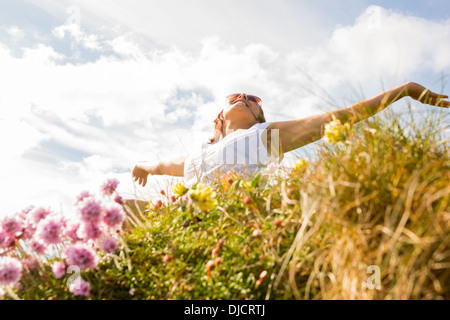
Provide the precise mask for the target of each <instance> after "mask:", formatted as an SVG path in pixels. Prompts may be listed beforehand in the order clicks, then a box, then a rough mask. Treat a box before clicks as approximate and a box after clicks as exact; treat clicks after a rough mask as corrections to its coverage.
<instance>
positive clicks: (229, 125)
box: [222, 120, 255, 138]
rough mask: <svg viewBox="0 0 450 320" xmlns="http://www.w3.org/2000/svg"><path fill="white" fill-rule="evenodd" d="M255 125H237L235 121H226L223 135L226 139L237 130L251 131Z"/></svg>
mask: <svg viewBox="0 0 450 320" xmlns="http://www.w3.org/2000/svg"><path fill="white" fill-rule="evenodd" d="M254 125H255V123H237V122H235V121H233V122H231V121H226V120H225V124H224V129H223V132H222V135H223V137H224V138H225V137H226V136H227V135H228V134H230V133H233V132H234V131H236V130H239V129H249V128H251V127H252V126H254Z"/></svg>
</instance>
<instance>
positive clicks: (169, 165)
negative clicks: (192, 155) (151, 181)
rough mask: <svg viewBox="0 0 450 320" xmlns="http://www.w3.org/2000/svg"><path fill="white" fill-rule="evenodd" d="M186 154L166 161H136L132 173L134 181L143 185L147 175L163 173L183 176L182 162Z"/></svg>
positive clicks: (145, 182)
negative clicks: (145, 162)
mask: <svg viewBox="0 0 450 320" xmlns="http://www.w3.org/2000/svg"><path fill="white" fill-rule="evenodd" d="M187 157H188V155H182V156H179V157H177V158H175V159H171V160H167V161H158V162H156V163H153V164H144V163H138V164H136V166H135V167H134V169H133V172H132V175H133V178H134V181H137V182H138V183H139V184H142V186H143V187H145V185H146V184H147V177H148V175H149V174H151V175H163V174H167V175H170V176H176V177H184V162H185V161H186V158H187Z"/></svg>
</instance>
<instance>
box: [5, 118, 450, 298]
mask: <svg viewBox="0 0 450 320" xmlns="http://www.w3.org/2000/svg"><path fill="white" fill-rule="evenodd" d="M411 114H412V113H411ZM339 139H341V141H340V142H338V141H337V140H339ZM339 139H337V140H336V139H335V140H334V141H330V143H326V144H324V145H323V146H321V147H320V149H318V150H317V155H318V156H317V160H315V161H308V162H303V163H301V162H299V165H298V166H297V167H296V168H295V169H294V170H290V169H285V168H279V169H278V171H277V172H275V173H274V174H270V175H269V174H260V175H258V176H256V177H255V178H254V179H252V180H248V181H246V180H240V179H239V178H238V177H235V178H234V179H233V181H232V183H229V182H228V181H227V180H226V179H225V180H224V181H216V182H215V183H213V184H212V185H211V186H210V187H211V188H213V189H208V188H206V189H205V188H203V189H202V188H200V187H199V186H196V187H194V188H193V189H192V190H189V191H188V192H187V194H186V195H185V197H188V199H189V201H187V202H184V201H183V200H182V199H183V197H178V200H177V201H176V202H174V203H171V202H170V201H165V203H164V205H163V206H161V207H154V205H153V204H152V203H149V205H148V207H147V210H145V211H144V212H142V211H141V212H137V211H135V212H134V213H131V212H130V213H129V215H128V217H127V222H126V224H125V226H124V228H123V229H122V231H121V232H122V237H123V243H122V246H121V248H120V249H119V250H118V251H117V252H116V254H115V255H113V256H111V255H110V256H104V257H103V258H102V260H101V262H100V264H99V266H98V268H97V269H96V270H90V271H83V272H82V276H83V278H84V279H86V280H88V281H89V282H90V283H91V286H92V290H91V292H92V295H91V296H90V297H89V299H250V300H254V299H314V300H315V299H449V298H450V249H449V244H450V210H449V195H450V185H449V183H448V182H449V181H450V170H449V169H450V157H449V153H448V152H447V149H448V142H449V141H448V140H445V139H443V138H442V123H441V122H440V119H439V118H436V117H433V116H432V115H429V116H428V117H426V121H425V122H423V123H420V124H418V123H414V121H413V118H412V119H411V121H410V123H409V128H408V129H407V128H405V127H402V126H401V125H400V119H399V116H398V115H395V114H389V110H386V117H384V119H381V118H379V117H374V118H371V119H369V120H368V121H364V122H361V123H358V124H357V125H353V126H352V127H351V130H349V131H348V132H347V133H346V134H344V135H342V136H341V137H340V138H339ZM193 194H195V196H193ZM167 198H168V196H167ZM194 199H196V200H194ZM208 201H209V202H208ZM205 203H206V205H207V206H208V207H210V208H211V209H210V210H201V209H200V208H202V207H203V209H204V207H205V205H204V204H205ZM245 203H247V204H245ZM255 230H256V231H255ZM220 239H223V244H220V243H219V241H221V240H220ZM213 251H214V252H215V253H216V254H215V255H213ZM218 257H220V259H219V260H216V258H218ZM210 260H212V261H213V262H210V263H209V264H208V262H209V261H210ZM220 260H221V261H220ZM207 266H208V267H207ZM370 266H375V267H370ZM371 268H374V269H375V270H379V283H380V286H381V287H380V289H371V288H370V287H371V284H374V283H376V282H377V280H373V279H376V277H377V275H378V274H377V272H375V273H374V272H373V271H371V270H373V269H371ZM264 271H266V272H267V277H263V278H261V274H262V273H263V272H264ZM68 276H70V275H68ZM68 276H66V277H64V278H63V279H56V278H55V277H54V276H53V274H52V272H51V269H50V266H49V264H45V263H44V264H43V265H42V266H40V267H39V268H38V269H36V270H33V271H25V272H24V275H23V277H22V280H21V288H20V287H19V288H18V289H15V290H14V292H15V294H17V296H18V297H20V298H22V299H82V298H80V297H74V296H73V295H72V294H71V293H70V292H69V291H68V289H67V286H66V281H67V278H68ZM369 277H370V278H369ZM259 280H260V281H259ZM372 280H373V281H372ZM368 286H369V287H368ZM5 298H10V297H9V296H8V295H5Z"/></svg>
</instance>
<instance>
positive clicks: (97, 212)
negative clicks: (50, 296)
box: [0, 179, 125, 296]
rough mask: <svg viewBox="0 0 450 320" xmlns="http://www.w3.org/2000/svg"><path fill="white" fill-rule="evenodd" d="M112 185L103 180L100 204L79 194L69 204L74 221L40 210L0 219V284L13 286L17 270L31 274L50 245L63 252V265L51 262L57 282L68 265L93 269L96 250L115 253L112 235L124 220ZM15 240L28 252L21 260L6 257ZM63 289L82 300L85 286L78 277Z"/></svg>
mask: <svg viewBox="0 0 450 320" xmlns="http://www.w3.org/2000/svg"><path fill="white" fill-rule="evenodd" d="M118 183H119V182H118V181H117V180H116V179H109V180H107V181H106V183H105V184H103V185H102V187H101V191H102V195H104V196H106V197H105V198H102V199H99V198H96V197H94V195H92V194H90V193H89V192H87V191H84V192H82V193H81V194H80V195H79V196H78V197H77V201H76V204H75V205H76V208H77V216H76V217H75V219H71V220H66V219H65V218H64V217H62V216H58V215H56V214H55V213H53V212H51V211H50V210H49V209H47V208H42V207H40V208H34V207H29V208H27V209H24V210H22V211H21V212H20V213H18V214H16V215H14V216H10V217H4V218H2V219H0V285H11V286H12V285H16V284H17V283H18V281H20V279H21V277H22V270H23V267H26V268H25V271H26V272H29V271H30V270H34V269H36V268H37V266H38V265H39V263H38V260H36V259H41V256H40V255H44V254H45V253H46V252H47V249H49V248H50V247H51V246H54V245H58V246H60V245H62V246H63V248H64V249H63V251H62V256H61V258H62V259H63V261H54V262H53V264H52V266H51V269H52V272H53V274H54V276H55V277H56V278H57V279H60V278H62V277H64V275H66V270H67V268H68V267H69V266H78V267H79V268H80V270H86V269H95V268H96V267H97V264H98V262H99V260H100V258H99V254H98V251H99V250H101V251H103V252H104V253H106V254H112V253H114V252H115V251H116V250H117V249H118V248H119V242H118V240H117V239H116V237H117V234H118V232H117V230H118V229H120V228H121V226H122V224H123V222H124V220H125V212H124V210H123V208H122V206H121V203H123V200H122V198H121V197H120V196H119V195H118V194H114V193H115V190H116V188H117V185H118ZM19 240H23V242H21V243H25V244H26V246H27V247H28V249H29V250H30V251H32V253H31V254H30V255H29V256H27V255H24V256H23V257H22V259H21V260H19V259H17V258H13V257H11V256H16V254H15V248H16V246H17V247H18V246H19V242H18V241H19ZM36 254H37V256H35V255H36ZM43 260H45V259H43ZM69 290H70V292H72V293H73V294H74V295H79V296H88V295H89V294H90V290H91V287H90V284H89V283H88V282H87V281H85V280H82V279H81V278H79V279H78V280H77V281H73V283H72V284H71V286H70V288H69Z"/></svg>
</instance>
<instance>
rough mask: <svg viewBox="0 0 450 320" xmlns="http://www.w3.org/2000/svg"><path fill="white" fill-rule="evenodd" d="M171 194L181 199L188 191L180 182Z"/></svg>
mask: <svg viewBox="0 0 450 320" xmlns="http://www.w3.org/2000/svg"><path fill="white" fill-rule="evenodd" d="M173 192H174V193H175V194H176V195H177V196H179V197H181V196H183V195H184V194H185V193H186V192H188V189H187V188H186V187H185V186H184V184H182V183H181V182H178V183H177V184H176V185H175V187H174V188H173Z"/></svg>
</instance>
